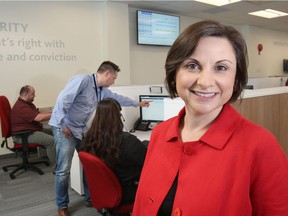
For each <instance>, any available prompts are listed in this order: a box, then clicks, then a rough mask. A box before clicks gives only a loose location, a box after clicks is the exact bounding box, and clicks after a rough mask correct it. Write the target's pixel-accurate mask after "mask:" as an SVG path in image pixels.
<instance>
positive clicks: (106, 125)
mask: <svg viewBox="0 0 288 216" xmlns="http://www.w3.org/2000/svg"><path fill="white" fill-rule="evenodd" d="M81 150H83V151H85V152H89V153H91V154H94V155H96V156H98V157H99V158H101V159H102V160H103V161H104V162H105V163H106V164H107V165H108V166H109V167H110V168H111V169H112V170H113V172H114V173H115V174H116V176H117V177H118V179H119V181H120V184H121V187H122V190H123V197H122V201H121V203H122V204H131V203H134V199H135V195H136V190H137V185H136V184H135V182H138V181H139V178H140V173H141V170H142V167H143V164H144V160H145V156H146V151H147V147H146V146H145V145H144V144H143V143H142V142H141V141H140V140H139V139H138V138H137V137H136V136H134V135H132V134H130V133H128V132H124V131H123V122H122V121H121V106H120V104H119V103H118V102H117V101H116V100H114V99H111V98H109V99H103V100H102V101H100V102H99V104H98V106H97V110H96V114H95V117H94V119H93V122H92V125H91V128H90V129H89V131H88V132H87V134H86V136H85V138H84V140H83V142H82V144H81Z"/></svg>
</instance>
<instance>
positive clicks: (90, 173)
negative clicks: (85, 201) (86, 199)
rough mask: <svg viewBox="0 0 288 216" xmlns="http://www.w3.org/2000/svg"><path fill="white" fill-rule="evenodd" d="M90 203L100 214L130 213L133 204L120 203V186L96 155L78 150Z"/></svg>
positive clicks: (114, 176)
mask: <svg viewBox="0 0 288 216" xmlns="http://www.w3.org/2000/svg"><path fill="white" fill-rule="evenodd" d="M78 156H79V159H80V161H81V163H82V165H83V169H84V172H85V175H86V179H87V183H88V188H89V192H90V197H91V201H92V205H93V207H94V208H96V210H97V211H98V212H99V213H100V214H101V215H104V216H105V215H106V216H108V215H115V214H119V215H121V214H127V213H131V212H132V209H133V204H130V205H122V204H121V198H122V188H121V185H120V183H119V180H118V178H117V177H116V175H115V174H114V173H113V171H112V170H111V169H110V168H109V167H108V166H107V165H106V164H105V163H104V162H103V161H102V160H101V159H100V158H98V157H97V156H95V155H93V154H90V153H87V152H84V151H80V152H79V154H78Z"/></svg>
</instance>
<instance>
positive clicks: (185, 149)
mask: <svg viewBox="0 0 288 216" xmlns="http://www.w3.org/2000/svg"><path fill="white" fill-rule="evenodd" d="M182 150H183V152H184V154H186V155H189V156H190V155H192V154H193V153H194V150H193V149H192V148H191V147H190V146H188V145H185V146H183V149H182Z"/></svg>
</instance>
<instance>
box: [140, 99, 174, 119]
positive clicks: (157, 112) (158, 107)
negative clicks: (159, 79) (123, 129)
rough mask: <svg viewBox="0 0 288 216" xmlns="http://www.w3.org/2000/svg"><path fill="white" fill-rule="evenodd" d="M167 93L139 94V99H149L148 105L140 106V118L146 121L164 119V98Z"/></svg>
mask: <svg viewBox="0 0 288 216" xmlns="http://www.w3.org/2000/svg"><path fill="white" fill-rule="evenodd" d="M167 97H169V96H168V95H139V101H145V100H146V101H150V106H149V107H140V119H141V120H142V121H147V122H162V121H164V120H165V119H164V99H165V98H167Z"/></svg>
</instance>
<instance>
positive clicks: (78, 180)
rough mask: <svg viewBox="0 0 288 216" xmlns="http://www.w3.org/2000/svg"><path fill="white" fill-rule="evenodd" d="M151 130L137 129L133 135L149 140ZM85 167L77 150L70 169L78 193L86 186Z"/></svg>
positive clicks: (71, 179)
mask: <svg viewBox="0 0 288 216" xmlns="http://www.w3.org/2000/svg"><path fill="white" fill-rule="evenodd" d="M151 132H152V131H151V130H150V131H137V130H136V131H135V132H134V133H132V134H133V135H135V136H137V137H138V139H140V140H141V141H142V140H149V139H150V136H151ZM82 178H83V167H82V164H81V162H80V160H79V157H78V153H77V151H76V150H75V152H74V156H73V159H72V164H71V170H70V186H71V188H72V189H73V190H75V191H76V192H77V193H78V194H80V195H83V194H84V187H83V181H82Z"/></svg>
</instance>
